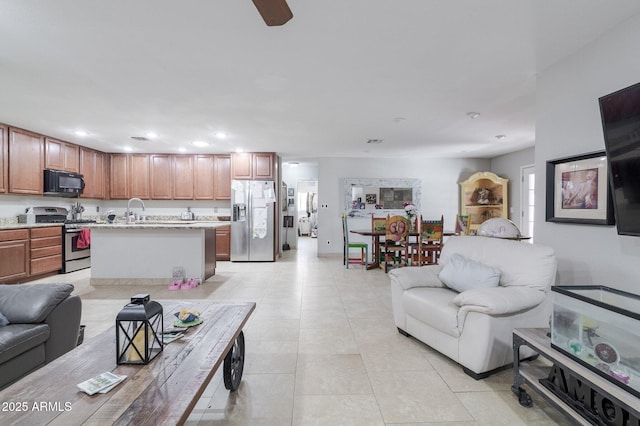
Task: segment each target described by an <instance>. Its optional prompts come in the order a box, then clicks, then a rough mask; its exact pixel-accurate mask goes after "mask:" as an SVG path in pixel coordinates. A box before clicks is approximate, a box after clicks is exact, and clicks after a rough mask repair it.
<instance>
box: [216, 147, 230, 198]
mask: <svg viewBox="0 0 640 426" xmlns="http://www.w3.org/2000/svg"><path fill="white" fill-rule="evenodd" d="M214 160H215V161H214V163H215V164H214V179H213V194H214V195H213V198H214V200H230V199H231V156H230V155H216V156H215V158H214Z"/></svg>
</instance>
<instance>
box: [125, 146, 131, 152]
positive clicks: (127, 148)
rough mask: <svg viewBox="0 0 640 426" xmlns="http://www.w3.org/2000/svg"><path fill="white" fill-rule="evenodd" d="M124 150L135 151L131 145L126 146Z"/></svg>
mask: <svg viewBox="0 0 640 426" xmlns="http://www.w3.org/2000/svg"><path fill="white" fill-rule="evenodd" d="M124 150H125V151H127V152H131V151H133V148H131V147H130V146H125V147H124Z"/></svg>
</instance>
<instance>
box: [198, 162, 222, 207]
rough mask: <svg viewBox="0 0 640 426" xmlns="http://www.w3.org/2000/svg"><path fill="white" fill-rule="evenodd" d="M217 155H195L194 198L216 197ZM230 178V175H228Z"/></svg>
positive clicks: (208, 198)
mask: <svg viewBox="0 0 640 426" xmlns="http://www.w3.org/2000/svg"><path fill="white" fill-rule="evenodd" d="M217 157H218V156H217V155H215V156H214V155H195V156H194V158H193V171H194V172H193V173H194V175H193V198H194V199H196V200H213V199H215V185H216V182H215V160H216V158H217ZM227 179H228V177H227Z"/></svg>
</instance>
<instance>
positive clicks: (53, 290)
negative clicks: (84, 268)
mask: <svg viewBox="0 0 640 426" xmlns="http://www.w3.org/2000/svg"><path fill="white" fill-rule="evenodd" d="M72 291H73V285H72V284H13V285H0V311H2V313H3V314H4V315H5V316H6V317H7V319H8V320H9V321H10V322H11V323H13V324H17V323H18V324H20V323H22V324H31V323H39V322H43V321H44V320H45V318H47V315H49V313H50V312H51V311H52V310H53V308H55V307H56V306H57V305H58V304H59V303H60V302H62V301H63V300H64V299H66V298H67V297H68V296H69V295H70V294H71V292H72Z"/></svg>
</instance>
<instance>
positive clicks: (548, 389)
mask: <svg viewBox="0 0 640 426" xmlns="http://www.w3.org/2000/svg"><path fill="white" fill-rule="evenodd" d="M548 333H549V330H548V329H544V328H518V329H515V330H513V373H514V377H513V386H512V387H511V390H512V391H513V393H515V394H516V396H517V397H518V401H519V402H520V404H521V405H523V406H525V407H530V406H531V405H532V401H531V397H530V396H529V394H528V393H527V391H526V390H525V389H524V388H523V387H522V386H523V385H526V386H527V387H528V388H530V389H533V390H535V391H536V392H537V393H539V394H540V395H541V396H542V397H543V398H544V399H545V400H546V401H547V402H549V403H550V404H551V405H552V406H554V407H555V408H557V409H558V410H560V411H562V412H563V413H564V414H565V416H566V417H567V418H569V420H571V421H572V422H573V423H575V424H580V425H590V424H595V425H622V426H624V425H638V424H640V411H639V410H640V398H637V397H636V396H634V395H632V394H631V393H629V392H627V391H625V390H624V389H622V388H620V387H619V386H616V385H614V384H613V383H611V382H610V381H608V380H606V379H604V378H603V377H601V376H599V375H598V374H595V373H594V372H593V371H591V370H589V369H588V368H586V367H584V366H583V365H581V364H579V363H578V362H576V361H574V360H572V359H571V358H569V357H568V356H566V355H564V354H563V353H561V352H559V351H557V350H555V349H553V348H552V347H551V338H550V337H549V335H548ZM522 345H526V346H528V347H530V348H531V349H533V350H534V351H536V352H537V353H538V354H539V355H540V357H542V358H543V360H546V361H547V362H539V361H537V362H528V361H520V356H519V352H520V347H521V346H522Z"/></svg>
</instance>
